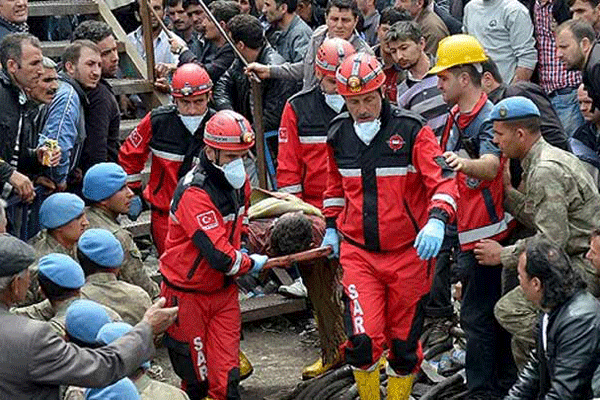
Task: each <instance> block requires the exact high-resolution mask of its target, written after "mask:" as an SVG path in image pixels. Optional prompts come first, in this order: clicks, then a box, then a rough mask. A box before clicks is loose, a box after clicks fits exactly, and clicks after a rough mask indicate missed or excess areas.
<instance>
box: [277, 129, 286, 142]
mask: <svg viewBox="0 0 600 400" xmlns="http://www.w3.org/2000/svg"><path fill="white" fill-rule="evenodd" d="M287 141H288V131H287V128H279V143H287Z"/></svg>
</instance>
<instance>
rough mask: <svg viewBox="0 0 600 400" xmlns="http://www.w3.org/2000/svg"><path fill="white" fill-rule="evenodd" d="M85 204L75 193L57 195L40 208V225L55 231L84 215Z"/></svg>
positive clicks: (49, 198) (45, 201)
mask: <svg viewBox="0 0 600 400" xmlns="http://www.w3.org/2000/svg"><path fill="white" fill-rule="evenodd" d="M84 207H85V203H84V202H83V200H81V199H80V198H79V196H77V195H74V194H73V193H56V194H53V195H52V196H50V197H48V198H47V199H46V200H44V202H43V203H42V206H41V207H40V225H41V226H42V228H44V229H54V228H58V227H59V226H63V225H65V224H68V223H69V222H71V221H73V220H74V219H75V218H77V217H79V216H80V215H81V214H83V208H84Z"/></svg>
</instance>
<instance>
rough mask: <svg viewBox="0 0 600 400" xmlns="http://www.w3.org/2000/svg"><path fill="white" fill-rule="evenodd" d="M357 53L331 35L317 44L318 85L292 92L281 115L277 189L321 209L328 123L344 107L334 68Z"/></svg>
mask: <svg viewBox="0 0 600 400" xmlns="http://www.w3.org/2000/svg"><path fill="white" fill-rule="evenodd" d="M354 53H356V50H354V47H353V46H352V44H350V42H348V41H346V40H344V39H340V38H333V39H327V40H325V41H324V42H323V44H322V45H321V46H320V47H319V49H318V51H317V56H316V60H315V76H316V77H317V79H318V80H319V85H316V86H314V87H313V88H312V89H309V90H306V91H302V92H300V93H298V94H296V95H294V96H292V97H291V98H290V99H289V100H288V101H287V103H286V104H285V107H284V108H283V114H282V116H281V124H280V127H279V152H278V155H277V185H278V187H279V189H278V190H279V191H280V192H285V193H292V194H294V195H296V196H298V197H299V198H301V199H302V200H304V201H305V202H307V203H309V204H312V205H313V206H315V207H317V208H319V209H323V192H324V191H325V186H326V183H327V182H326V180H325V179H323V175H324V174H325V172H326V171H327V147H326V142H327V127H328V126H329V123H330V122H331V120H332V119H333V118H334V117H335V116H337V115H338V114H339V113H340V112H341V111H342V108H343V107H344V98H343V97H342V96H341V95H339V94H338V93H337V88H336V81H335V70H336V69H337V67H338V66H339V65H340V64H341V62H342V61H343V60H344V59H345V58H346V57H348V56H350V55H352V54H354Z"/></svg>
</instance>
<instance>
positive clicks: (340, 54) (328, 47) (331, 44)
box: [315, 38, 356, 78]
mask: <svg viewBox="0 0 600 400" xmlns="http://www.w3.org/2000/svg"><path fill="white" fill-rule="evenodd" d="M354 53H356V50H355V49H354V46H352V44H350V42H348V41H347V40H344V39H341V38H332V39H326V40H325V41H324V42H323V44H322V45H321V46H320V47H319V50H317V58H316V60H315V68H316V70H317V71H320V72H321V73H322V74H323V75H327V76H331V77H334V78H335V70H336V69H337V67H338V66H339V65H340V64H341V63H342V61H344V59H345V58H346V57H348V56H350V55H352V54H354Z"/></svg>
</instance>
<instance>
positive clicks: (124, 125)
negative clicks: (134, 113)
mask: <svg viewBox="0 0 600 400" xmlns="http://www.w3.org/2000/svg"><path fill="white" fill-rule="evenodd" d="M140 121H141V119H122V120H121V125H120V126H119V139H120V140H121V142H123V141H124V140H125V139H127V136H129V134H130V133H131V131H133V129H134V128H135V127H136V126H138V124H139V123H140Z"/></svg>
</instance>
